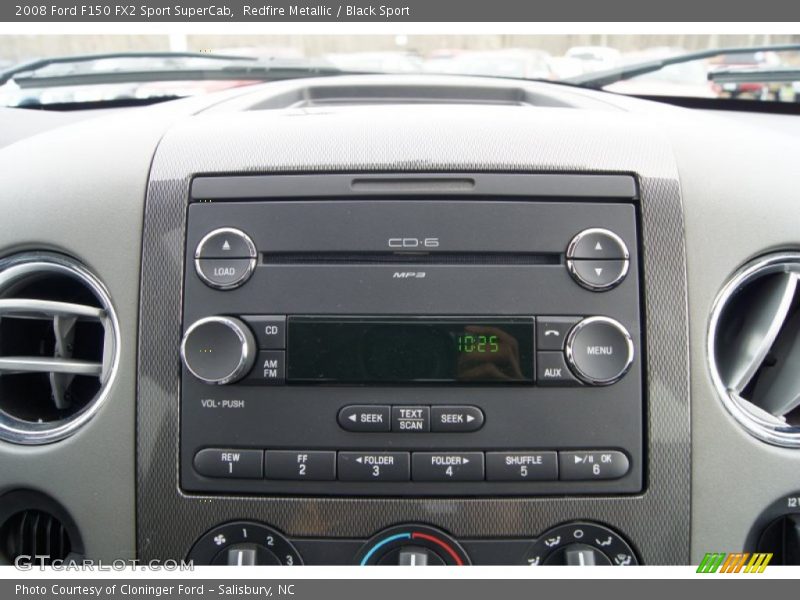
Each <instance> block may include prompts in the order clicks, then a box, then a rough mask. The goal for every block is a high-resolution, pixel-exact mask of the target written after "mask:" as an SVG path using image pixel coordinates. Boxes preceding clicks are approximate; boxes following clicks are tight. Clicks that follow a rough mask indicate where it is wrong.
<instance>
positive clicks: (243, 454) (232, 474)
mask: <svg viewBox="0 0 800 600" xmlns="http://www.w3.org/2000/svg"><path fill="white" fill-rule="evenodd" d="M263 458H264V453H263V452H262V451H261V450H226V449H224V448H206V449H205V450H200V451H199V452H198V453H197V454H195V455H194V469H195V471H197V472H198V473H200V475H205V476H206V477H225V478H228V479H260V478H261V471H262V460H263Z"/></svg>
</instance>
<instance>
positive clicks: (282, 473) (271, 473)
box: [264, 450, 336, 481]
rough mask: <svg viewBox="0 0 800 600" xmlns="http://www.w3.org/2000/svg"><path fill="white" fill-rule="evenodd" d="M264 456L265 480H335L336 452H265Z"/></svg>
mask: <svg viewBox="0 0 800 600" xmlns="http://www.w3.org/2000/svg"><path fill="white" fill-rule="evenodd" d="M265 456H266V460H265V463H264V475H265V477H266V478H267V479H288V480H295V481H302V480H303V479H306V480H308V481H333V480H334V479H336V452H332V451H319V450H315V451H310V452H309V451H305V450H300V451H297V450H267V452H266V454H265Z"/></svg>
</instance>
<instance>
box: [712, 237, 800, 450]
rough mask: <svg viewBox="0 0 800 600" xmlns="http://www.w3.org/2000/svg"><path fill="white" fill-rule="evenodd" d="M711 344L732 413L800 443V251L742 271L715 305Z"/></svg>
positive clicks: (768, 435) (766, 436)
mask: <svg viewBox="0 0 800 600" xmlns="http://www.w3.org/2000/svg"><path fill="white" fill-rule="evenodd" d="M708 351H709V358H710V363H711V375H712V378H713V380H714V383H715V385H716V387H717V388H718V391H719V392H720V394H721V396H722V398H723V401H724V403H725V406H726V407H727V408H728V410H729V411H730V413H731V414H732V415H733V416H734V417H735V418H736V419H737V420H738V421H739V422H740V423H741V424H742V425H743V426H744V427H745V428H746V429H747V430H748V431H749V432H750V433H751V434H753V435H755V436H756V437H758V438H760V439H762V440H764V441H767V442H770V443H773V444H777V445H781V446H789V447H800V254H795V253H784V254H776V255H771V256H767V257H764V258H762V259H759V260H757V261H755V262H753V263H751V264H749V265H747V266H746V267H745V268H743V269H742V270H741V271H739V272H738V273H737V274H736V276H735V277H734V278H733V279H732V280H731V281H730V282H729V283H728V284H727V285H726V286H725V288H724V289H723V290H722V292H721V293H720V296H719V298H718V299H717V302H716V304H715V306H714V310H713V313H712V319H711V325H710V331H709V348H708Z"/></svg>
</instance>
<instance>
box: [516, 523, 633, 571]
mask: <svg viewBox="0 0 800 600" xmlns="http://www.w3.org/2000/svg"><path fill="white" fill-rule="evenodd" d="M523 564H527V565H530V566H532V567H533V566H539V565H569V566H576V567H593V566H603V565H616V566H620V567H625V566H629V565H638V564H639V562H638V561H637V559H636V555H635V554H634V552H633V548H631V547H630V545H629V544H628V542H626V541H625V540H624V539H622V536H620V535H619V534H618V533H617V532H615V531H613V530H611V529H609V528H608V527H604V526H603V525H599V524H597V523H587V522H575V523H566V524H564V525H558V526H557V527H553V528H552V529H549V530H548V531H545V532H544V533H543V534H542V535H541V536H540V537H539V539H537V540H536V541H535V542H533V544H531V547H530V548H528V550H527V552H526V553H525V556H524V563H523Z"/></svg>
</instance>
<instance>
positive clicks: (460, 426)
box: [431, 406, 484, 433]
mask: <svg viewBox="0 0 800 600" xmlns="http://www.w3.org/2000/svg"><path fill="white" fill-rule="evenodd" d="M483 421H484V418H483V411H482V410H481V409H480V408H478V407H477V406H431V431H435V432H437V433H464V432H469V431H477V430H478V429H480V428H481V427H483Z"/></svg>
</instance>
